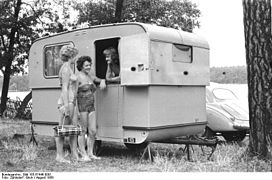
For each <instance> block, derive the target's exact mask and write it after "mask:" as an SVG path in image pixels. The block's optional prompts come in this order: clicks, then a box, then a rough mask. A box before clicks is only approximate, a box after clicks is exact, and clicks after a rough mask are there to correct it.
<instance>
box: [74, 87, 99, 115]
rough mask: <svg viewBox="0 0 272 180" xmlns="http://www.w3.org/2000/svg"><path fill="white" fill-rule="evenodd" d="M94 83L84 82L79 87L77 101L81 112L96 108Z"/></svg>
mask: <svg viewBox="0 0 272 180" xmlns="http://www.w3.org/2000/svg"><path fill="white" fill-rule="evenodd" d="M95 89H96V87H95V85H94V84H84V85H82V86H79V87H78V92H77V102H78V110H79V112H92V111H94V110H95V108H94V92H95Z"/></svg>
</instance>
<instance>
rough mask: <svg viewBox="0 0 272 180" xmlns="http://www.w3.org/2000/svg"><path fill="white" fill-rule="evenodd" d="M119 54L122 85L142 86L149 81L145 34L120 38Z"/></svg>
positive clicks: (147, 47) (147, 46)
mask: <svg viewBox="0 0 272 180" xmlns="http://www.w3.org/2000/svg"><path fill="white" fill-rule="evenodd" d="M119 55H120V65H121V85H122V86H138V85H140V86H142V85H148V84H149V83H150V71H149V38H148V36H147V34H136V35H132V36H126V37H123V38H121V40H120V43H119Z"/></svg>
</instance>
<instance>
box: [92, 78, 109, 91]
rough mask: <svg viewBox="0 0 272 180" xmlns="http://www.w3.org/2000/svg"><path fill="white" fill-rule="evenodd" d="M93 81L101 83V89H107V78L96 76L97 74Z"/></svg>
mask: <svg viewBox="0 0 272 180" xmlns="http://www.w3.org/2000/svg"><path fill="white" fill-rule="evenodd" d="M92 79H93V81H94V82H95V83H100V84H99V87H100V89H105V88H106V86H107V85H106V80H105V79H100V78H98V77H96V76H93V78H92Z"/></svg>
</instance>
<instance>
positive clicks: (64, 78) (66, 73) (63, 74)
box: [60, 67, 70, 116]
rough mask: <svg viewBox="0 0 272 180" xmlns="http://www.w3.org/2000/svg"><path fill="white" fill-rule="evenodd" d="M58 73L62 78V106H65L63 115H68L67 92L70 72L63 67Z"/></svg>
mask: <svg viewBox="0 0 272 180" xmlns="http://www.w3.org/2000/svg"><path fill="white" fill-rule="evenodd" d="M60 75H61V78H62V86H61V91H62V98H63V103H64V108H65V115H66V116H67V115H70V112H69V93H68V87H69V80H70V73H69V71H68V69H67V68H66V67H64V68H63V70H62V72H61V74H60Z"/></svg>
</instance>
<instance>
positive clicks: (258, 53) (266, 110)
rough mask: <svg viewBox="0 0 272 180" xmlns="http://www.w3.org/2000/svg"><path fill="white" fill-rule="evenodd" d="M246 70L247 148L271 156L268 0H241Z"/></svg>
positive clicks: (271, 53)
mask: <svg viewBox="0 0 272 180" xmlns="http://www.w3.org/2000/svg"><path fill="white" fill-rule="evenodd" d="M243 12H244V33H245V48H246V62H247V72H248V73H247V74H248V102H249V120H250V136H249V152H250V153H251V154H252V155H254V156H259V157H261V158H271V150H272V149H271V140H272V44H271V2H270V0H243Z"/></svg>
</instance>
